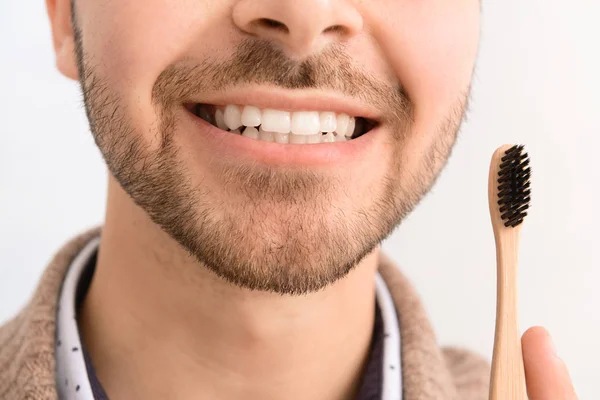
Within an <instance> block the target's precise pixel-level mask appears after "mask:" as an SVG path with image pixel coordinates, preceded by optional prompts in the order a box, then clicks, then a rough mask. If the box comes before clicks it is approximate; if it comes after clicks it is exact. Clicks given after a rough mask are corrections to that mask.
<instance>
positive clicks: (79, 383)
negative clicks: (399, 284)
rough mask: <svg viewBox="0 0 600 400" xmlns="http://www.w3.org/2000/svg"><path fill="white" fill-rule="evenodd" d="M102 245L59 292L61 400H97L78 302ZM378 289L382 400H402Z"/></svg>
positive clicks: (394, 333)
mask: <svg viewBox="0 0 600 400" xmlns="http://www.w3.org/2000/svg"><path fill="white" fill-rule="evenodd" d="M99 244H100V238H99V237H97V238H94V239H92V240H91V241H90V242H89V243H88V244H87V245H86V246H85V247H84V248H83V250H81V252H80V253H79V254H78V255H77V257H76V258H75V259H74V260H73V262H72V263H71V265H70V267H69V270H68V272H67V275H66V277H65V280H64V282H63V285H62V289H61V293H60V298H59V303H58V309H57V319H56V385H57V391H58V396H59V399H61V400H96V399H94V394H93V390H92V385H91V384H90V377H89V375H88V370H87V366H86V362H85V356H84V354H83V348H82V345H81V339H80V337H79V329H78V327H77V319H76V318H77V315H76V301H77V288H78V285H79V282H80V280H81V279H82V276H83V274H84V272H85V269H86V266H88V264H89V261H90V259H91V258H92V257H94V255H95V254H96V251H97V250H98V246H99ZM375 288H376V296H377V304H378V307H379V310H380V312H381V317H382V322H383V331H384V342H383V366H382V371H383V372H382V380H383V382H382V396H381V400H399V399H401V398H402V371H401V363H400V330H399V327H398V317H397V314H396V309H395V306H394V302H393V300H392V296H391V294H390V292H389V290H388V288H387V286H386V284H385V282H384V280H383V278H382V277H381V276H380V275H379V274H377V276H376V281H375Z"/></svg>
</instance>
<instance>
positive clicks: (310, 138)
mask: <svg viewBox="0 0 600 400" xmlns="http://www.w3.org/2000/svg"><path fill="white" fill-rule="evenodd" d="M322 136H323V134H321V132H319V133H317V134H316V135H307V136H306V143H311V144H312V143H321V137H322Z"/></svg>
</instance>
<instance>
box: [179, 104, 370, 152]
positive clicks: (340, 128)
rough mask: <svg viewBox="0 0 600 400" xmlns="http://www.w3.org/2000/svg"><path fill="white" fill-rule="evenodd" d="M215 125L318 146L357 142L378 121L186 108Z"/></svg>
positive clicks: (210, 107) (264, 138) (232, 108)
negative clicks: (354, 140)
mask: <svg viewBox="0 0 600 400" xmlns="http://www.w3.org/2000/svg"><path fill="white" fill-rule="evenodd" d="M185 107H186V108H187V110H188V111H189V112H191V113H192V114H193V115H195V116H196V117H198V118H200V119H202V120H204V121H206V122H208V123H210V124H211V125H213V126H215V127H217V128H219V129H221V130H224V131H227V132H230V133H232V134H237V135H241V136H245V137H248V138H251V139H255V140H261V141H265V142H275V143H280V144H318V143H334V142H344V141H347V140H353V139H356V138H358V137H360V136H362V135H364V134H366V133H368V132H369V131H371V130H372V129H373V128H375V127H376V126H377V125H378V123H377V122H376V121H374V120H371V119H368V118H363V117H355V116H350V115H347V114H344V113H335V112H332V111H282V110H275V109H270V108H267V109H260V108H258V107H254V106H250V105H246V106H239V105H234V104H230V105H227V106H216V105H211V104H197V103H196V104H186V106H185Z"/></svg>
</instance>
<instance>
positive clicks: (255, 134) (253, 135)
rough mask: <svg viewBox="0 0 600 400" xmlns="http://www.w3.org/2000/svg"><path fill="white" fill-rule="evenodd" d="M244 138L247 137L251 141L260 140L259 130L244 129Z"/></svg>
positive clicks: (253, 128) (252, 128) (251, 127)
mask: <svg viewBox="0 0 600 400" xmlns="http://www.w3.org/2000/svg"><path fill="white" fill-rule="evenodd" d="M242 136H246V137H249V138H251V139H258V129H256V128H255V127H253V126H249V127H247V128H246V129H244V133H243V134H242Z"/></svg>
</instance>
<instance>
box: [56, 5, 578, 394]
mask: <svg viewBox="0 0 600 400" xmlns="http://www.w3.org/2000/svg"><path fill="white" fill-rule="evenodd" d="M46 2H47V6H48V14H49V17H50V21H51V26H52V32H53V38H54V48H55V51H56V58H57V66H58V68H59V70H60V71H61V72H62V73H63V74H64V75H65V76H67V77H70V78H72V79H75V80H79V81H80V83H81V85H82V90H83V93H84V97H85V104H86V111H87V114H88V118H89V120H90V127H91V130H92V134H93V135H94V138H95V140H96V143H97V144H98V147H99V148H100V150H101V152H102V154H103V156H104V158H105V160H106V162H107V166H108V170H109V171H108V172H109V174H108V199H107V213H106V219H105V225H104V230H103V235H102V244H101V247H100V250H99V254H98V262H97V268H96V272H95V275H94V279H93V281H92V283H91V286H90V289H89V292H88V294H87V296H86V299H85V301H84V303H83V306H82V308H81V310H80V319H79V324H80V330H81V333H82V337H83V340H84V343H85V345H86V347H87V348H88V350H89V353H90V355H91V357H92V360H93V362H94V366H95V368H96V370H97V373H98V376H99V379H100V381H101V382H102V384H103V386H104V387H105V389H106V391H107V393H108V395H109V396H110V398H111V399H133V398H144V399H160V398H181V399H186V398H195V399H197V398H199V397H198V396H199V393H202V396H204V397H202V398H207V399H209V398H219V399H239V398H245V399H281V398H286V399H306V398H311V399H351V398H353V396H354V395H355V393H356V390H357V385H358V382H359V379H360V376H361V372H362V368H363V366H364V363H365V360H366V357H367V355H368V349H369V343H370V339H371V333H372V325H373V317H374V315H373V314H374V280H373V278H374V275H375V273H376V269H377V261H378V255H379V243H380V242H381V240H382V239H383V238H385V237H386V236H387V235H388V234H389V233H390V232H391V231H392V230H393V229H394V227H396V226H397V225H398V224H399V223H400V222H401V220H402V219H403V218H404V217H405V216H406V215H407V214H408V213H409V212H410V211H411V210H412V209H413V208H414V206H415V205H416V204H417V203H418V202H419V200H420V199H421V198H422V197H423V196H424V195H425V194H426V193H427V191H428V190H429V189H430V187H431V185H432V184H433V183H434V181H435V179H436V177H437V176H438V174H439V172H440V170H441V169H442V167H443V166H444V164H445V162H446V160H447V158H448V156H449V153H450V151H451V148H452V146H453V144H454V141H455V139H456V135H457V132H458V128H459V126H460V122H461V121H462V117H463V114H464V110H465V108H466V103H467V97H468V93H469V88H470V83H471V78H472V73H473V67H474V63H475V58H476V53H477V46H478V37H479V35H478V34H479V12H480V9H479V2H478V1H477V0H459V1H456V2H447V1H443V0H428V1H425V2H414V1H408V0H402V1H397V0H378V1H369V2H366V1H358V0H357V1H350V0H306V1H302V2H298V1H295V0H226V1H218V2H216V1H208V0H194V1H192V0H179V1H178V2H173V1H167V0H148V1H144V2H140V1H134V0H121V1H118V2H117V1H111V0H76V1H75V4H76V13H72V10H71V2H70V1H69V0H47V1H46ZM306 10H311V14H310V18H307V17H306ZM72 15H75V17H74V18H73V19H72V18H71V17H72ZM261 18H269V19H271V20H276V21H279V23H280V24H279V26H273V25H270V26H269V25H265V24H261V23H259V21H260V20H261ZM282 24H283V25H285V27H286V29H281V25H282ZM331 27H336V28H334V29H328V28H331ZM248 57H250V59H249V58H248ZM252 57H255V58H252ZM243 60H246V61H245V62H244V61H243ZM248 60H249V61H248ZM259 62H260V63H261V68H254V66H255V65H256V64H257V63H259ZM440 66H443V67H440ZM300 72H304V73H303V74H302V73H300ZM224 78H225V79H224ZM240 89H244V90H253V91H261V90H262V91H265V90H268V91H271V92H277V93H279V94H280V95H281V98H282V99H284V100H285V99H288V98H293V97H294V96H296V95H297V94H299V93H300V94H306V93H310V94H312V95H314V99H313V100H314V104H317V103H318V102H319V100H318V99H319V98H324V96H326V95H329V96H332V95H333V96H336V97H337V98H340V99H346V100H348V101H349V100H357V101H362V102H364V103H368V104H370V107H371V111H372V112H373V113H374V114H375V115H376V118H375V119H377V121H378V122H379V124H380V126H379V128H378V133H377V135H376V136H374V138H373V140H371V141H370V142H369V145H368V146H369V147H368V151H364V152H362V153H360V157H356V158H355V159H354V160H353V162H351V163H345V164H343V165H337V164H324V165H304V166H298V165H293V164H289V165H272V164H269V165H267V164H261V163H253V162H250V161H249V159H246V158H245V157H244V156H242V157H233V156H231V155H230V154H228V153H227V152H226V151H224V152H223V153H222V154H220V157H214V154H213V153H214V148H213V147H211V146H210V145H209V144H208V143H202V141H199V140H198V136H196V135H193V134H191V131H192V130H191V129H190V124H189V120H190V119H189V115H188V114H186V112H185V110H184V109H183V107H182V106H183V104H184V103H186V101H190V99H192V98H193V99H195V100H198V99H203V98H204V99H207V98H215V96H216V97H218V96H219V95H220V94H223V93H230V92H235V91H236V90H240ZM207 102H208V101H207ZM546 340H547V339H546V337H545V336H544V335H541V334H539V333H537V331H536V330H534V331H533V333H530V334H526V335H525V336H524V338H523V352H524V357H525V361H526V369H527V382H528V390H529V391H530V398H539V399H554V398H556V399H558V398H561V399H562V398H564V397H552V396H555V395H554V394H553V393H554V392H552V391H547V388H548V387H551V386H549V385H551V384H557V383H556V382H557V381H556V379H558V382H559V383H560V384H561V385H562V386H561V387H565V388H566V387H570V383H569V382H570V381H569V378H568V374H567V373H566V370H565V369H564V366H562V365H561V364H560V363H558V362H552V363H546V362H541V361H540V360H542V361H543V360H546V359H547V358H548V357H550V356H549V353H548V351H547V346H545V343H546ZM552 360H555V359H554V358H552ZM561 368H562V369H561ZM140 376H143V377H144V379H143V380H140V379H138V378H139V377H140ZM555 378H556V379H555ZM306 382H310V385H306ZM544 390H546V391H544ZM536 396H537V397H536ZM573 396H574V395H573ZM573 398H574V397H573Z"/></svg>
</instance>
